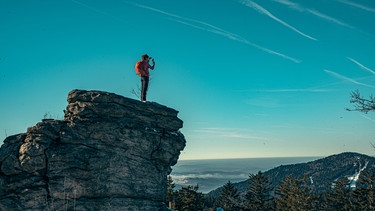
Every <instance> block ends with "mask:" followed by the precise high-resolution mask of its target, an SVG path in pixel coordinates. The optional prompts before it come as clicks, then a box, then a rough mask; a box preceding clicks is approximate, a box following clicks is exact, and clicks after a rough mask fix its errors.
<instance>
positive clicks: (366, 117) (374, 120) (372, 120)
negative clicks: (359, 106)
mask: <svg viewBox="0 0 375 211" xmlns="http://www.w3.org/2000/svg"><path fill="white" fill-rule="evenodd" d="M361 116H362V117H363V118H365V119H368V120H370V121H371V122H373V123H375V119H372V118H370V117H368V116H366V115H363V114H362V115H361Z"/></svg>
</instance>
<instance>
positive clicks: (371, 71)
mask: <svg viewBox="0 0 375 211" xmlns="http://www.w3.org/2000/svg"><path fill="white" fill-rule="evenodd" d="M346 58H347V59H349V60H350V61H352V62H353V63H354V64H356V65H358V66H359V67H360V68H362V69H364V70H366V71H369V72H370V73H372V74H374V75H375V71H373V70H371V69H370V68H368V67H366V66H365V65H363V64H361V63H359V62H358V61H356V60H355V59H353V58H350V57H346Z"/></svg>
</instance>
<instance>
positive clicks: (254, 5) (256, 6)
mask: <svg viewBox="0 0 375 211" xmlns="http://www.w3.org/2000/svg"><path fill="white" fill-rule="evenodd" d="M241 3H242V4H243V5H245V6H247V7H250V8H252V9H254V10H256V11H258V12H259V13H260V14H263V15H266V16H268V17H270V18H271V19H273V20H275V21H277V22H279V23H281V24H282V25H284V26H286V27H287V28H289V29H291V30H292V31H294V32H296V33H298V34H300V35H302V36H304V37H306V38H308V39H311V40H314V41H316V40H317V39H316V38H314V37H312V36H309V35H307V34H305V33H303V32H301V31H300V30H298V29H296V28H295V27H293V26H291V25H290V24H288V23H286V22H285V21H283V20H281V19H279V18H278V17H276V16H274V15H273V14H272V13H271V12H269V11H268V10H266V9H265V8H263V7H262V6H260V5H259V4H257V3H255V2H253V1H250V0H243V1H242V2H241Z"/></svg>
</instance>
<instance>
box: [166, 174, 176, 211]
mask: <svg viewBox="0 0 375 211" xmlns="http://www.w3.org/2000/svg"><path fill="white" fill-rule="evenodd" d="M167 181H168V186H167V194H166V197H165V202H166V204H167V205H168V207H169V208H171V209H173V208H174V198H175V192H174V188H175V187H176V185H175V184H174V182H173V179H172V177H171V176H170V175H169V176H168V179H167Z"/></svg>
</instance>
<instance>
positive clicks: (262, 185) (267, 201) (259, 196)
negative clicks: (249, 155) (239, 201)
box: [245, 171, 273, 211]
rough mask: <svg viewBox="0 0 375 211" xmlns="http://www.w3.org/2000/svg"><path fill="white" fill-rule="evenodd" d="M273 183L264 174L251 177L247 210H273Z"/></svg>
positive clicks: (246, 204)
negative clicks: (271, 194) (271, 193)
mask: <svg viewBox="0 0 375 211" xmlns="http://www.w3.org/2000/svg"><path fill="white" fill-rule="evenodd" d="M270 192H271V182H270V181H269V179H268V177H267V176H266V175H264V174H263V173H262V172H260V171H259V172H258V173H257V174H250V175H249V187H248V190H247V193H246V195H245V210H254V211H262V210H273V203H272V198H271V197H270Z"/></svg>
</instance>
